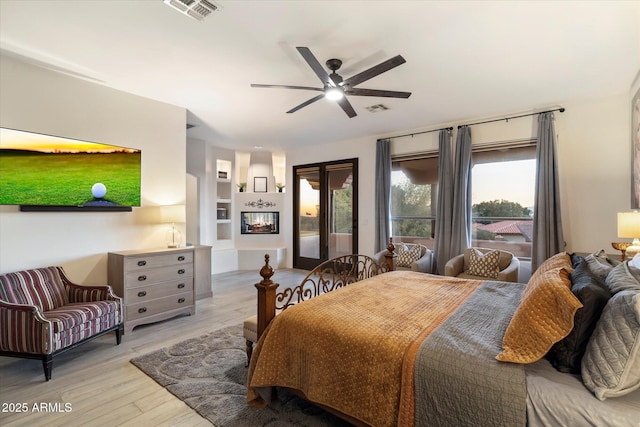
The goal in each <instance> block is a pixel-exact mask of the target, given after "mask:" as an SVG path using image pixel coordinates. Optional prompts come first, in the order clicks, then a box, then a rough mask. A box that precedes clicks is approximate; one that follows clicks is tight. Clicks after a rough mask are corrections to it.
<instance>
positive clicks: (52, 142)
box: [0, 128, 137, 153]
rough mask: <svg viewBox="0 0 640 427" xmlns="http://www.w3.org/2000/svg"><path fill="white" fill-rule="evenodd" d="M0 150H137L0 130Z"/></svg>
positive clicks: (75, 151) (109, 151)
mask: <svg viewBox="0 0 640 427" xmlns="http://www.w3.org/2000/svg"><path fill="white" fill-rule="evenodd" d="M0 149H14V150H31V151H40V152H43V153H54V152H64V153H78V152H91V153H111V152H114V151H126V152H135V151H137V150H132V149H127V148H123V147H116V146H113V145H107V144H98V143H95V142H86V141H78V140H75V139H68V138H60V137H56V136H50V135H42V134H37V133H31V132H23V131H19V130H14V129H6V128H2V129H0Z"/></svg>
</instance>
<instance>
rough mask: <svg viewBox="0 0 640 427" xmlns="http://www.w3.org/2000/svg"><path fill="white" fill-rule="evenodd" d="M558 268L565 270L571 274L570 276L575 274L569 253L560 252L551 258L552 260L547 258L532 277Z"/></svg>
mask: <svg viewBox="0 0 640 427" xmlns="http://www.w3.org/2000/svg"><path fill="white" fill-rule="evenodd" d="M557 268H565V269H566V270H567V271H568V272H569V274H570V273H571V272H573V267H572V264H571V257H570V256H569V254H568V253H566V252H559V253H557V254H555V255H553V256H551V257H550V258H547V259H546V260H545V261H544V262H543V263H542V264H540V266H538V268H537V269H536V271H534V272H533V275H532V276H531V277H532V278H533V276H535V275H536V274H542V273H545V272H547V271H549V270H553V269H557Z"/></svg>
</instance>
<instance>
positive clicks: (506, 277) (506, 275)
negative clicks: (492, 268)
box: [497, 257, 520, 283]
mask: <svg viewBox="0 0 640 427" xmlns="http://www.w3.org/2000/svg"><path fill="white" fill-rule="evenodd" d="M519 269H520V260H518V258H516V257H513V258H511V263H510V264H509V265H508V266H507V268H505V269H504V270H502V271H501V272H499V273H498V278H497V280H499V281H502V282H514V283H517V282H518V270H519Z"/></svg>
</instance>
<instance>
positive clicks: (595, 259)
mask: <svg viewBox="0 0 640 427" xmlns="http://www.w3.org/2000/svg"><path fill="white" fill-rule="evenodd" d="M584 260H585V261H586V263H587V267H588V268H589V270H590V271H591V272H592V273H593V274H595V275H596V276H597V277H599V278H600V280H602V281H604V280H605V279H606V278H607V275H608V274H609V272H610V271H611V270H612V269H613V267H615V266H616V265H618V263H617V262H615V261H613V260H611V259H609V258H607V254H606V253H605V252H604V249H601V250H600V251H598V252H594V253H592V254H589V255H587V256H586V257H585V258H584Z"/></svg>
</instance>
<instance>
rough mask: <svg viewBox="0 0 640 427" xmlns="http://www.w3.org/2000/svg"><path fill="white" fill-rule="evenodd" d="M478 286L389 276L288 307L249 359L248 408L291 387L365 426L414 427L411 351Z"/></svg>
mask: <svg viewBox="0 0 640 427" xmlns="http://www.w3.org/2000/svg"><path fill="white" fill-rule="evenodd" d="M481 283H482V282H481V281H470V280H461V279H456V278H452V277H441V276H432V275H426V274H423V273H415V272H409V271H402V272H401V271H395V272H390V273H386V274H382V275H379V276H375V277H373V278H370V279H367V280H363V281H361V282H358V283H355V284H352V285H350V286H348V287H346V288H343V289H339V290H337V291H334V292H330V293H328V294H324V295H321V296H318V297H316V298H313V299H311V300H308V301H306V302H304V303H301V304H298V305H296V306H293V307H291V308H288V309H287V310H285V311H284V312H283V313H281V314H280V315H278V316H276V318H275V319H274V320H273V321H272V322H271V324H270V325H269V327H268V328H267V331H266V332H265V334H264V335H263V336H262V338H261V340H260V341H259V343H258V345H257V346H256V349H255V351H254V353H253V357H252V358H251V365H250V367H249V375H248V380H247V384H248V387H247V400H248V402H249V403H250V404H252V405H254V406H263V405H266V403H267V402H265V401H264V399H263V398H262V397H261V396H260V395H259V394H258V388H261V387H270V386H280V387H289V388H293V389H296V390H299V391H301V392H302V393H304V395H305V396H306V397H307V399H309V400H310V401H313V402H316V403H319V404H322V405H325V406H328V407H330V408H333V409H336V410H338V411H340V412H342V413H344V414H347V415H349V416H351V417H353V418H356V419H358V420H360V421H362V422H363V423H366V424H369V425H375V426H395V425H413V413H414V399H413V363H414V359H415V355H416V352H417V350H418V348H419V346H420V344H421V343H422V341H423V340H424V339H425V338H426V337H427V336H428V335H429V333H431V331H433V330H434V329H435V328H436V327H437V326H438V325H440V323H442V321H443V320H445V319H446V318H447V317H448V316H449V315H450V314H451V313H452V312H453V311H455V310H456V308H458V307H459V306H460V304H462V303H463V302H464V301H465V300H466V299H467V298H468V297H469V295H471V294H472V293H473V291H474V290H475V289H476V288H477V287H478V286H479V285H480V284H481Z"/></svg>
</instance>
